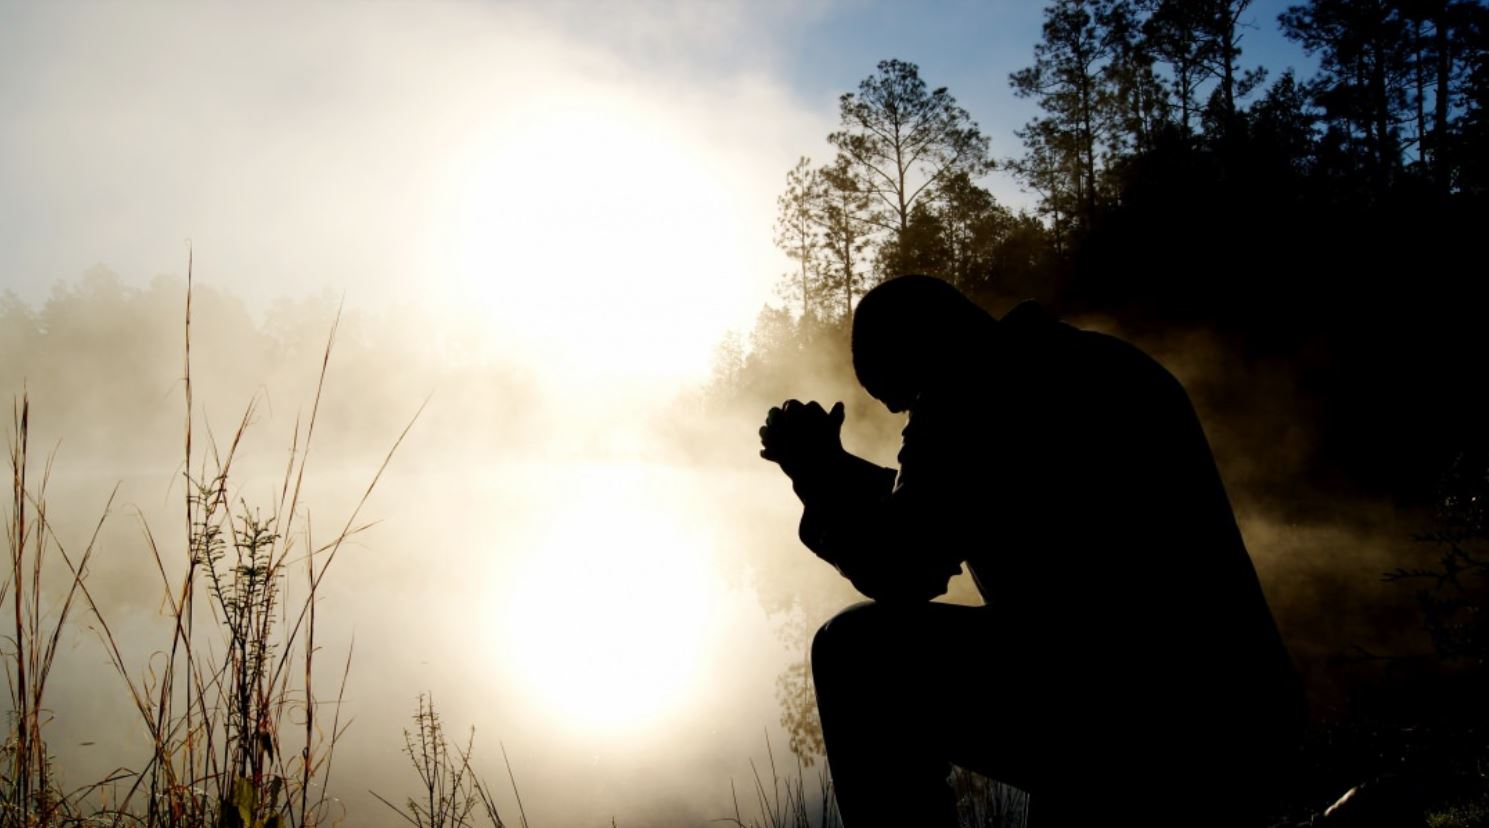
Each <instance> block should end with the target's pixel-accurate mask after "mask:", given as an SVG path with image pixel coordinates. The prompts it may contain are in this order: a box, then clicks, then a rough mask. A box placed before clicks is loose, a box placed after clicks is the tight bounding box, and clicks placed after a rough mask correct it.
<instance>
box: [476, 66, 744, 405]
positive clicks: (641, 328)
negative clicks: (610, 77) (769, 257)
mask: <svg viewBox="0 0 1489 828" xmlns="http://www.w3.org/2000/svg"><path fill="white" fill-rule="evenodd" d="M556 100H557V102H549V103H547V104H545V105H544V106H543V107H538V108H534V109H532V110H523V111H520V112H514V113H512V114H510V115H509V118H510V120H508V121H506V122H504V123H503V124H502V128H501V129H500V130H496V131H494V132H493V134H492V136H491V138H490V141H489V143H486V144H483V145H482V146H481V147H480V148H479V149H478V150H477V151H474V152H473V157H472V158H470V159H468V160H467V161H465V162H463V163H462V164H461V165H460V180H459V182H458V184H457V185H456V187H457V192H458V195H457V196H456V198H455V203H456V205H457V207H456V212H455V215H454V217H453V218H452V221H451V225H452V226H451V227H450V232H451V249H450V251H449V255H450V256H451V266H452V268H453V270H454V274H453V275H454V276H455V277H456V279H455V280H454V284H456V285H458V286H459V290H460V291H461V295H460V296H459V297H457V298H458V300H459V303H460V306H462V307H464V308H465V309H466V310H468V311H470V312H473V313H477V314H479V315H480V316H481V318H482V319H483V320H484V321H485V323H486V326H487V330H488V331H490V332H491V333H492V334H494V335H496V336H498V337H502V338H505V339H506V341H507V342H508V343H509V345H510V347H512V348H514V349H520V350H521V351H522V352H523V353H524V354H525V355H526V356H529V357H536V358H539V359H541V360H542V361H543V362H544V364H545V365H547V366H549V367H554V366H556V367H559V368H560V369H561V370H562V373H563V374H565V375H567V376H570V377H574V378H576V379H578V380H579V381H581V382H585V383H588V382H593V381H595V380H602V381H603V380H609V379H616V378H618V379H621V380H623V381H627V382H634V381H636V380H644V379H665V380H670V381H675V380H676V379H677V378H679V377H689V378H693V379H698V378H701V377H702V376H703V375H704V373H705V372H706V370H707V368H708V362H709V359H710V357H711V354H712V349H713V345H714V343H715V342H717V341H718V338H719V336H720V334H721V332H722V331H723V330H724V329H725V328H727V327H729V326H730V325H731V324H733V322H734V319H733V316H734V315H735V314H736V313H737V311H738V309H739V308H740V307H748V306H749V301H748V300H747V299H746V298H745V296H746V294H747V293H748V291H749V290H750V286H751V285H753V284H755V283H756V282H758V281H759V271H760V268H761V263H760V262H758V261H755V259H757V258H758V257H759V251H760V250H761V249H766V250H768V248H769V240H768V237H766V236H762V234H761V233H760V232H758V229H757V225H758V219H756V218H748V219H747V218H746V217H745V216H746V214H747V211H748V210H749V209H752V208H754V207H756V206H757V205H752V204H748V203H746V201H745V200H743V199H741V197H740V193H739V192H738V182H737V181H731V180H730V176H731V175H733V173H731V172H730V165H729V164H728V163H727V162H725V161H724V160H721V159H720V158H718V157H716V155H715V153H716V152H717V150H716V149H715V148H713V147H710V146H709V145H708V144H707V143H706V142H704V141H702V140H701V139H699V138H698V137H697V136H695V135H691V134H690V127H689V126H688V125H686V124H679V123H677V121H676V118H675V116H671V115H669V114H668V113H667V112H665V111H662V110H660V109H658V108H657V104H655V103H652V104H647V103H644V102H641V101H637V100H634V99H630V100H628V99H625V98H623V97H614V96H612V97H605V96H602V95H601V94H600V93H599V92H595V91H590V92H588V93H585V92H580V93H576V96H575V97H574V98H572V99H568V98H565V97H563V96H557V97H556Z"/></svg>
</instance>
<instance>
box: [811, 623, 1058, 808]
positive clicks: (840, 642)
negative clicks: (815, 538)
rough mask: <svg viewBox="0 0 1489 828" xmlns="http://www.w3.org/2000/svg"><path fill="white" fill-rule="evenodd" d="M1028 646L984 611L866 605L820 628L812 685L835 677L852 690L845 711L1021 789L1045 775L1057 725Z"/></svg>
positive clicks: (1054, 692)
mask: <svg viewBox="0 0 1489 828" xmlns="http://www.w3.org/2000/svg"><path fill="white" fill-rule="evenodd" d="M1030 644H1031V642H1030V640H1029V636H1028V634H1027V632H1026V631H1022V630H1020V629H1019V628H1018V625H1017V623H1011V622H1009V621H1008V620H1006V619H1003V618H1000V616H999V614H998V613H996V612H995V611H994V610H992V609H991V608H988V607H967V606H959V605H954V604H941V603H922V604H906V605H886V604H878V603H872V602H870V603H864V604H858V605H855V606H853V607H850V608H848V609H847V610H844V611H843V612H841V613H839V614H838V615H837V616H836V617H834V618H833V619H832V620H831V621H829V622H828V623H827V624H826V625H824V627H823V628H822V630H821V631H820V632H819V633H818V637H817V640H816V642H815V643H814V646H813V658H814V669H815V670H817V671H818V672H819V677H818V682H819V684H820V683H822V682H823V681H824V678H823V677H822V676H821V675H820V672H821V671H823V670H824V669H825V670H829V671H835V672H838V673H841V674H842V675H840V676H839V678H840V679H841V680H844V681H848V682H852V683H856V684H857V685H859V686H860V687H861V688H862V690H861V693H862V695H858V696H857V697H856V699H855V702H854V703H858V702H859V701H861V702H863V703H865V704H869V705H873V706H874V708H876V709H877V712H878V714H879V715H880V716H882V717H884V718H886V719H896V720H902V721H903V720H906V719H908V722H907V724H910V725H911V726H914V727H916V728H919V729H921V732H923V733H925V734H926V735H927V736H928V737H930V739H929V741H931V743H932V744H934V745H936V747H937V748H938V750H939V751H940V753H941V754H942V758H944V759H946V760H948V761H950V762H953V763H955V764H958V765H961V766H962V767H965V768H968V769H970V770H975V771H977V772H979V773H982V774H983V775H985V776H989V777H991V778H994V779H998V780H1000V781H1003V782H1007V783H1009V784H1012V785H1017V786H1019V787H1023V788H1026V789H1027V788H1032V787H1036V786H1041V785H1040V783H1041V782H1042V781H1043V779H1044V778H1045V777H1048V776H1049V775H1050V774H1051V773H1052V772H1053V770H1054V769H1053V768H1052V767H1051V765H1052V762H1053V760H1056V759H1058V758H1059V756H1058V755H1052V750H1051V749H1052V747H1055V746H1056V744H1055V740H1052V737H1055V736H1056V735H1057V732H1058V731H1059V730H1060V729H1061V728H1060V725H1061V723H1062V722H1063V721H1064V720H1065V718H1066V717H1065V716H1064V715H1063V713H1064V711H1062V710H1060V708H1059V705H1060V704H1061V703H1062V698H1063V695H1064V694H1063V693H1062V692H1059V688H1056V687H1052V686H1050V685H1049V683H1048V682H1046V681H1045V680H1044V677H1045V675H1046V674H1047V670H1044V671H1042V670H1041V667H1040V665H1039V664H1038V662H1039V661H1040V660H1041V659H1040V658H1039V656H1038V655H1037V654H1036V653H1035V652H1034V651H1033V648H1031V646H1030ZM828 680H831V678H830V677H829V678H828Z"/></svg>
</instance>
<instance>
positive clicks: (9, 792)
mask: <svg viewBox="0 0 1489 828" xmlns="http://www.w3.org/2000/svg"><path fill="white" fill-rule="evenodd" d="M191 285H192V280H191V263H190V261H189V260H188V266H187V300H186V315H185V324H184V351H183V354H184V360H183V361H184V366H183V383H182V385H183V389H184V396H185V417H184V423H183V426H184V427H183V460H182V464H181V466H180V468H181V469H182V470H183V476H184V480H185V485H184V501H185V503H184V505H185V522H184V525H183V527H182V532H183V537H182V538H181V539H180V542H181V545H180V547H179V548H180V551H179V552H177V553H175V554H176V555H181V556H182V558H184V560H183V559H182V558H176V559H174V560H173V559H172V553H170V552H169V551H168V550H167V549H164V548H163V545H162V544H161V543H158V542H157V539H156V536H155V534H154V532H153V531H152V530H151V528H150V527H149V525H148V524H147V523H145V522H144V521H143V520H142V521H141V536H142V539H143V545H144V546H145V548H146V550H147V551H148V554H149V560H150V562H151V564H152V565H153V569H154V571H155V572H156V573H157V575H158V576H159V583H160V585H161V589H162V594H163V602H164V606H165V608H166V613H167V618H168V623H169V625H170V628H171V629H170V632H169V638H168V640H167V641H165V642H163V646H162V647H161V648H160V649H159V650H157V651H156V652H155V653H154V656H153V657H152V658H151V659H149V660H148V661H147V663H146V664H144V665H136V664H133V663H131V662H130V660H129V658H128V657H127V655H126V652H125V648H124V647H121V642H120V641H119V639H118V638H117V637H116V636H115V634H114V632H113V630H112V629H111V627H110V625H109V622H108V618H107V615H106V613H105V612H104V609H103V608H102V607H101V606H99V604H98V602H97V601H96V600H95V599H94V595H93V593H92V591H90V589H89V587H88V583H87V571H88V569H87V567H88V562H89V559H90V558H91V557H92V555H93V551H94V548H95V544H94V540H90V542H89V544H88V546H87V547H86V548H85V549H84V551H83V552H82V553H81V554H80V555H79V556H77V557H76V559H74V558H73V557H71V556H69V555H68V554H67V553H66V551H65V550H64V549H63V547H62V544H61V542H60V540H59V539H58V538H57V536H56V534H55V532H54V531H53V527H52V525H51V523H50V522H49V521H48V519H47V513H46V498H45V491H46V483H47V481H48V479H49V477H50V469H51V459H50V458H48V461H47V464H46V470H45V471H44V472H43V474H42V476H41V480H40V482H39V484H36V485H33V483H32V481H31V479H30V469H29V467H30V465H31V458H30V456H29V431H30V401H29V399H27V398H25V397H23V398H22V399H21V401H20V402H19V403H18V404H17V406H16V413H15V418H14V424H13V428H12V440H11V451H10V461H11V470H12V504H11V511H10V514H9V516H8V521H7V523H6V528H7V538H8V543H9V551H10V567H9V568H8V571H7V572H6V575H5V580H4V583H3V585H0V608H3V609H8V610H9V612H8V613H6V616H5V617H6V619H7V620H12V621H13V630H12V631H10V632H9V634H8V635H7V636H6V639H7V641H6V643H7V644H8V645H9V647H8V648H7V649H6V650H5V651H4V652H3V653H0V657H3V661H4V663H5V667H6V673H7V678H8V680H9V690H10V698H11V710H12V713H11V721H10V732H9V734H8V736H7V738H6V740H5V742H4V750H3V759H4V775H3V776H0V828H9V827H10V826H18V827H19V826H27V828H30V827H31V826H52V825H60V824H82V823H84V822H86V823H87V824H98V825H111V826H121V825H129V826H135V825H142V826H151V828H155V826H161V828H166V827H169V828H178V827H180V828H186V827H188V826H214V828H240V827H241V828H286V827H287V826H298V827H299V828H304V827H305V826H314V825H319V824H323V823H327V822H331V821H333V820H334V819H335V818H336V817H337V816H339V814H337V808H338V807H339V805H338V804H337V803H336V802H335V801H334V800H333V799H331V798H330V796H329V794H328V789H329V782H330V779H331V771H332V758H333V756H334V753H335V747H336V743H337V741H338V739H339V738H340V737H341V735H342V734H343V733H344V731H345V727H346V723H345V722H344V721H343V719H342V716H341V706H342V705H341V703H342V698H343V692H344V689H345V685H346V678H347V674H348V671H349V668H350V663H351V662H350V660H351V649H350V647H349V648H348V651H347V654H346V662H345V664H344V665H343V666H342V669H341V681H340V686H339V687H337V688H336V691H335V696H334V698H331V699H323V698H321V697H318V696H317V695H316V693H315V688H314V682H313V678H314V676H315V667H316V665H315V659H316V656H317V652H318V648H317V644H316V640H315V632H316V604H317V596H318V594H319V591H320V588H321V585H322V583H323V581H324V579H325V577H326V574H327V572H328V571H329V570H330V568H331V566H332V564H333V563H334V562H335V560H336V557H337V555H338V553H339V552H340V550H341V549H342V547H343V546H344V545H345V543H346V542H347V540H348V539H350V538H352V537H354V536H355V535H357V534H358V533H359V532H361V531H362V530H363V529H365V528H366V524H363V523H359V515H360V513H361V510H362V508H363V507H364V506H365V504H366V502H367V500H368V497H369V496H370V495H371V493H372V491H373V490H374V488H375V487H376V486H377V483H378V480H379V479H380V478H381V476H382V474H383V472H384V471H385V470H386V468H387V466H388V463H389V461H390V460H391V459H392V457H393V454H394V453H395V452H396V451H397V449H398V446H399V445H400V444H401V443H402V441H403V439H404V437H405V436H406V435H407V434H408V431H409V429H410V428H411V427H412V426H413V422H414V421H415V420H417V418H418V413H416V414H415V415H414V418H413V419H412V420H410V422H409V424H408V425H407V426H406V427H405V428H404V430H403V432H402V433H401V434H400V435H399V436H398V437H397V439H396V440H395V441H394V442H393V445H392V447H391V448H390V449H389V451H388V453H387V455H386V456H385V457H384V458H383V460H382V463H381V465H380V466H379V467H378V469H377V471H376V472H375V473H374V474H373V475H372V479H371V481H370V482H369V483H368V485H367V487H366V489H365V490H364V491H363V492H362V494H361V497H360V499H359V500H358V501H357V503H356V506H355V507H354V508H353V509H352V510H351V514H350V515H349V516H348V517H347V519H346V520H345V522H344V523H342V524H341V525H340V529H339V531H337V532H336V533H335V534H334V535H333V536H332V537H330V538H329V539H326V540H316V539H315V538H314V537H313V535H312V532H311V527H310V521H309V519H308V517H307V516H305V509H304V507H303V504H302V502H301V493H302V491H303V486H304V482H305V478H306V469H307V467H308V463H309V458H310V448H311V445H312V443H313V438H314V436H315V429H316V422H317V415H318V413H319V410H320V402H321V396H322V392H323V391H324V389H325V385H326V378H327V374H328V369H329V366H330V360H331V355H332V352H333V349H334V344H335V338H336V323H334V322H333V324H332V326H331V330H330V333H329V335H328V337H327V340H326V346H325V350H324V352H323V354H322V358H321V365H320V373H319V376H318V378H317V381H316V385H315V390H314V397H313V402H312V405H311V408H310V414H309V417H308V419H306V420H305V421H304V422H301V421H299V420H297V421H296V423H295V428H294V433H293V437H292V444H291V447H290V456H289V461H288V463H287V465H286V468H285V472H284V476H283V479H282V481H281V482H280V484H279V486H278V487H277V496H276V497H274V498H273V499H272V502H271V503H268V504H264V505H253V504H250V503H249V502H248V501H247V500H246V499H245V498H244V497H243V496H242V495H241V494H240V493H239V492H238V489H237V486H236V485H235V483H234V477H233V467H234V460H235V459H236V458H237V456H238V453H239V451H240V448H241V447H242V442H243V438H244V436H245V434H246V432H247V431H248V429H249V426H250V424H251V422H252V421H253V418H254V414H255V406H254V404H253V403H252V402H250V403H249V405H247V406H246V408H245V411H244V414H243V416H242V418H241V419H240V420H239V422H238V423H237V426H236V428H235V429H234V431H233V432H232V433H231V435H230V437H229V439H228V440H227V441H226V442H225V443H224V444H219V443H218V441H217V440H215V439H214V438H213V437H212V435H211V432H210V429H208V430H207V439H206V440H200V439H199V438H198V424H197V412H196V410H195V408H194V403H193V399H192V363H191V291H192V288H191ZM420 411H422V406H421V408H420ZM110 504H112V498H110ZM105 516H107V508H106V510H105ZM102 522H103V521H102V519H101V520H100V522H99V526H100V527H101V526H102ZM97 535H98V530H97V529H95V530H94V535H93V538H94V539H96V538H97ZM49 550H55V551H56V553H58V555H59V557H60V558H61V560H62V563H63V564H64V565H65V567H66V570H67V572H68V573H69V580H68V582H67V583H66V584H65V585H64V588H63V589H62V592H61V594H62V596H63V597H62V598H61V600H60V601H59V602H57V603H56V606H55V608H54V609H52V610H50V611H49V610H48V609H47V607H48V606H49V605H48V602H47V599H46V598H45V595H44V593H45V591H46V587H47V585H46V584H44V583H43V577H42V572H43V568H44V566H43V562H44V559H45V558H46V557H47V555H48V551H49ZM173 570H175V571H176V573H177V574H175V575H174V576H173V575H172V574H171V573H172V571H173ZM292 582H294V583H298V584H299V585H300V589H299V592H296V591H294V590H292V589H291V588H290V586H291V583H292ZM76 604H81V605H82V606H85V607H86V609H87V611H88V612H89V613H90V614H91V616H92V618H93V621H94V624H93V625H92V626H93V627H94V629H95V630H96V631H97V632H98V636H99V639H100V642H101V643H102V645H103V648H104V651H105V653H106V654H107V658H108V661H109V663H110V665H111V666H112V668H113V672H114V673H115V674H116V675H117V678H118V679H119V681H120V682H121V684H122V690H123V692H124V693H125V694H127V696H128V699H129V702H130V706H131V707H132V709H133V711H134V715H136V716H137V718H138V721H139V722H140V723H142V724H143V725H144V729H145V732H146V734H147V736H148V744H146V745H145V746H144V753H145V756H144V758H143V759H142V761H141V763H140V764H139V765H138V766H137V767H134V768H129V769H120V770H118V771H116V772H114V773H111V774H109V775H108V776H107V777H106V778H105V779H103V780H101V781H100V782H97V783H94V784H92V785H88V786H85V787H83V788H80V789H77V790H75V791H71V792H66V793H64V792H62V791H60V790H58V789H57V785H56V782H55V777H54V776H53V775H52V773H51V757H50V755H49V754H48V752H47V749H46V744H45V739H44V737H43V733H42V730H43V727H44V726H45V724H46V723H47V721H48V717H47V715H46V714H45V713H44V711H45V710H46V708H45V706H44V694H45V690H46V683H47V678H48V677H49V675H50V674H51V671H52V668H53V666H54V662H55V656H56V652H57V646H58V641H59V639H60V636H61V633H62V630H63V628H64V626H65V624H66V622H67V620H68V618H69V617H70V615H71V614H72V612H73V610H74V607H75V605H76ZM302 719H303V726H300V725H301V721H300V720H302Z"/></svg>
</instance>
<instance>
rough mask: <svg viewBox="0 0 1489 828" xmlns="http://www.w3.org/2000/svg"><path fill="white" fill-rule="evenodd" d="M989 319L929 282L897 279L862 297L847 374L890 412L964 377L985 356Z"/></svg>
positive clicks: (943, 286) (926, 279)
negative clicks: (976, 361)
mask: <svg viewBox="0 0 1489 828" xmlns="http://www.w3.org/2000/svg"><path fill="white" fill-rule="evenodd" d="M993 326H994V320H993V317H992V315H990V314H989V313H988V312H987V311H984V310H983V309H982V308H979V307H978V306H977V305H975V304H973V303H972V300H970V299H968V298H967V297H966V296H964V295H962V293H961V292H960V291H958V290H957V289H956V288H954V287H952V286H951V285H949V284H947V283H946V282H943V281H941V280H940V279H933V278H931V277H929V276H900V277H898V278H896V279H890V280H889V281H887V282H884V283H883V284H881V285H879V286H878V287H876V288H874V289H873V290H871V291H869V292H868V293H867V294H865V295H864V297H863V300H862V301H860V302H859V304H858V308H857V310H856V311H855V312H854V316H853V370H854V372H855V373H856V374H858V381H859V382H860V383H861V384H862V385H863V387H864V389H865V390H867V391H868V392H869V394H871V395H873V396H874V398H875V399H877V400H879V401H880V402H882V403H884V405H885V406H886V407H888V408H889V410H890V411H896V412H898V411H904V410H905V409H907V408H909V407H910V405H911V404H912V403H913V402H914V401H915V398H916V397H918V396H919V395H921V394H922V393H924V392H925V391H927V390H929V389H931V388H935V387H938V386H940V385H942V384H943V383H946V382H948V381H955V379H956V378H957V377H959V376H961V375H962V374H963V373H964V369H965V367H966V366H968V365H970V364H972V362H973V361H975V360H977V359H979V358H980V357H982V356H984V355H985V354H986V351H987V348H988V347H989V345H990V343H991V342H992V339H993Z"/></svg>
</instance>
